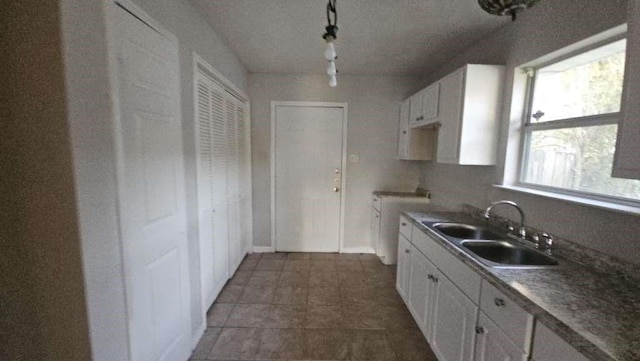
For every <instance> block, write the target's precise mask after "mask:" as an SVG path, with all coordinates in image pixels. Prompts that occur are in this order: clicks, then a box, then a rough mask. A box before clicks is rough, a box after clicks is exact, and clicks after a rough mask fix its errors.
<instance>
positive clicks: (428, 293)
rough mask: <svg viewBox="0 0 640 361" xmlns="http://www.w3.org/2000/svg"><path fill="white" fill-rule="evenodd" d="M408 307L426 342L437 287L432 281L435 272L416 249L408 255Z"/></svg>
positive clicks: (432, 266)
mask: <svg viewBox="0 0 640 361" xmlns="http://www.w3.org/2000/svg"><path fill="white" fill-rule="evenodd" d="M410 257H411V262H410V268H409V295H408V301H409V302H408V306H409V310H410V311H411V313H412V314H413V317H414V319H415V320H416V322H417V323H418V326H420V329H421V330H422V332H423V333H424V335H425V337H426V338H427V340H429V339H430V338H431V335H432V330H433V327H432V326H433V323H432V322H431V318H432V317H431V316H432V309H433V302H434V301H435V299H436V295H435V292H437V285H436V283H435V282H433V281H432V280H433V279H434V277H435V276H434V275H435V274H436V272H437V270H436V268H435V266H434V265H433V264H431V262H429V260H427V258H426V257H425V256H424V255H422V253H420V252H419V251H418V250H417V249H415V248H414V251H413V252H411V254H410Z"/></svg>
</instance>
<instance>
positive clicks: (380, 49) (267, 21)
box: [190, 0, 510, 75]
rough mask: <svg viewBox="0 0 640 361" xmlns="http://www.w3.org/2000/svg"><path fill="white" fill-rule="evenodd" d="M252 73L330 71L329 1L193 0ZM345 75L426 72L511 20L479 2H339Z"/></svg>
mask: <svg viewBox="0 0 640 361" xmlns="http://www.w3.org/2000/svg"><path fill="white" fill-rule="evenodd" d="M190 1H191V3H193V4H194V5H195V6H196V8H198V9H199V10H200V11H201V12H202V13H203V15H204V17H205V18H206V19H207V21H208V22H209V23H210V24H211V26H212V27H213V29H214V30H215V32H216V33H217V34H218V35H219V36H220V37H222V39H223V40H224V41H225V42H226V43H227V44H228V45H229V47H230V48H231V49H232V50H233V52H234V53H235V54H236V55H237V56H238V57H239V58H240V61H241V62H242V63H243V64H244V65H245V66H246V67H247V69H248V70H249V72H252V73H286V74H319V73H324V71H325V68H326V61H325V60H324V57H323V52H324V49H325V43H324V40H323V39H322V34H323V33H324V27H325V26H326V25H327V18H326V5H327V0H190ZM337 10H338V27H339V29H340V30H339V31H338V39H337V41H336V43H335V46H336V51H337V53H338V60H337V61H336V64H337V66H338V70H339V72H340V73H341V74H378V75H426V74H428V73H430V72H431V71H433V70H435V69H437V68H438V67H439V66H440V65H441V64H442V63H443V62H445V61H447V60H448V59H450V58H451V57H453V56H454V55H455V54H456V53H458V52H460V51H462V50H464V49H465V48H466V47H467V46H468V45H469V44H471V43H473V42H475V41H478V40H479V39H482V38H483V37H484V36H486V35H488V34H489V33H491V32H492V31H495V30H496V29H497V28H499V27H501V26H503V25H505V24H506V23H507V22H508V21H510V20H509V19H508V18H506V17H498V16H493V15H489V14H487V13H485V12H483V11H482V10H481V9H480V7H479V6H478V3H477V1H476V0H338V1H337Z"/></svg>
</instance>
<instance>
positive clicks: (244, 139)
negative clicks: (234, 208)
mask: <svg viewBox="0 0 640 361" xmlns="http://www.w3.org/2000/svg"><path fill="white" fill-rule="evenodd" d="M248 113H249V112H248V106H247V104H246V103H242V102H238V103H237V104H236V118H237V120H238V162H239V167H240V169H239V188H240V243H241V245H242V248H243V250H244V251H245V252H246V251H248V250H249V248H250V247H251V244H252V243H253V242H252V235H253V225H252V211H251V136H250V132H251V129H250V125H249V114H248ZM243 253H244V252H243Z"/></svg>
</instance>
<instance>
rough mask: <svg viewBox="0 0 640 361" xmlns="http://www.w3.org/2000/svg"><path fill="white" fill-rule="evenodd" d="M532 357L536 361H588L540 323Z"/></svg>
mask: <svg viewBox="0 0 640 361" xmlns="http://www.w3.org/2000/svg"><path fill="white" fill-rule="evenodd" d="M532 356H533V357H532V360H535V361H557V360H562V361H587V358H586V357H584V356H582V354H581V353H580V352H578V351H577V350H576V349H575V348H573V347H571V345H569V344H568V343H566V342H565V341H564V340H563V339H561V338H560V336H558V335H556V334H555V333H554V332H553V331H551V330H550V329H548V328H547V327H546V326H544V325H543V324H541V323H539V322H538V323H537V324H536V335H535V337H534V341H533V351H532Z"/></svg>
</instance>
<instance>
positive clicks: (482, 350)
mask: <svg viewBox="0 0 640 361" xmlns="http://www.w3.org/2000/svg"><path fill="white" fill-rule="evenodd" d="M476 333H477V336H476V337H477V339H476V348H475V357H474V360H475V361H526V360H527V357H528V354H527V353H526V352H524V351H523V350H522V349H520V348H519V347H517V346H516V345H514V344H513V342H512V341H511V340H510V338H509V336H507V334H505V333H504V332H503V331H502V330H501V329H500V328H499V327H498V326H497V325H496V324H495V323H493V321H491V319H489V317H487V315H485V314H484V312H480V317H479V318H478V326H477V327H476ZM560 359H561V358H558V359H556V360H555V361H558V360H560Z"/></svg>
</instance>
